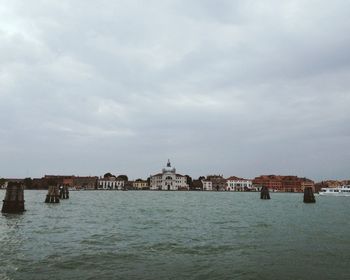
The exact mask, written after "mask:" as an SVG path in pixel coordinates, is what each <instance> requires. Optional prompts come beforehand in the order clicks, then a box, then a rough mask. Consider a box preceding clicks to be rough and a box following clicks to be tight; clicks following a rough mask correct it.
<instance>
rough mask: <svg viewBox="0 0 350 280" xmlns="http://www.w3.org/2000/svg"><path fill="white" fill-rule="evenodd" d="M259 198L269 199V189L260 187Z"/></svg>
mask: <svg viewBox="0 0 350 280" xmlns="http://www.w3.org/2000/svg"><path fill="white" fill-rule="evenodd" d="M260 199H270V192H269V189H268V188H267V187H265V186H264V187H262V188H261V191H260Z"/></svg>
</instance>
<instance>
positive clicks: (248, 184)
mask: <svg viewBox="0 0 350 280" xmlns="http://www.w3.org/2000/svg"><path fill="white" fill-rule="evenodd" d="M226 180H227V181H226V190H227V191H235V192H244V191H246V190H251V189H252V188H253V182H252V180H249V179H243V178H238V177H236V176H232V177H230V178H227V179H226Z"/></svg>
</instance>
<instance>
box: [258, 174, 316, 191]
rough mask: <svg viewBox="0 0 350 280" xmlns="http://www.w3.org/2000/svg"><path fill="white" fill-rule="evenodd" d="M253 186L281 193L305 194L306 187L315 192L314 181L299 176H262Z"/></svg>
mask: <svg viewBox="0 0 350 280" xmlns="http://www.w3.org/2000/svg"><path fill="white" fill-rule="evenodd" d="M253 185H254V186H255V187H257V188H260V187H267V188H268V189H270V190H272V191H279V192H303V191H304V188H305V187H312V188H313V190H315V184H314V182H313V181H312V180H310V179H307V178H299V177H297V176H280V175H261V176H259V177H256V178H255V179H254V180H253Z"/></svg>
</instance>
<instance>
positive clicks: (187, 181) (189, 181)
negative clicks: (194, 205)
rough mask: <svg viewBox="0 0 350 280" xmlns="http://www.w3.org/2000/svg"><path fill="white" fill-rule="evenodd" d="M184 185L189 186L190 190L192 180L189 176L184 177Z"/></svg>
mask: <svg viewBox="0 0 350 280" xmlns="http://www.w3.org/2000/svg"><path fill="white" fill-rule="evenodd" d="M186 183H187V185H188V186H189V188H190V189H191V188H192V178H191V177H190V176H189V175H186Z"/></svg>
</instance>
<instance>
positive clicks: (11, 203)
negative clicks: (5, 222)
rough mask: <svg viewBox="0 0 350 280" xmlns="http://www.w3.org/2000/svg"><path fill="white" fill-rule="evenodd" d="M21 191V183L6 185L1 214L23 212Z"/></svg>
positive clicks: (22, 187)
mask: <svg viewBox="0 0 350 280" xmlns="http://www.w3.org/2000/svg"><path fill="white" fill-rule="evenodd" d="M23 190H24V186H23V185H22V184H21V183H17V182H9V183H8V186H7V189H6V194H5V199H4V201H3V205H2V209H1V212H2V213H22V212H24V211H25V209H24V194H23Z"/></svg>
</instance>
